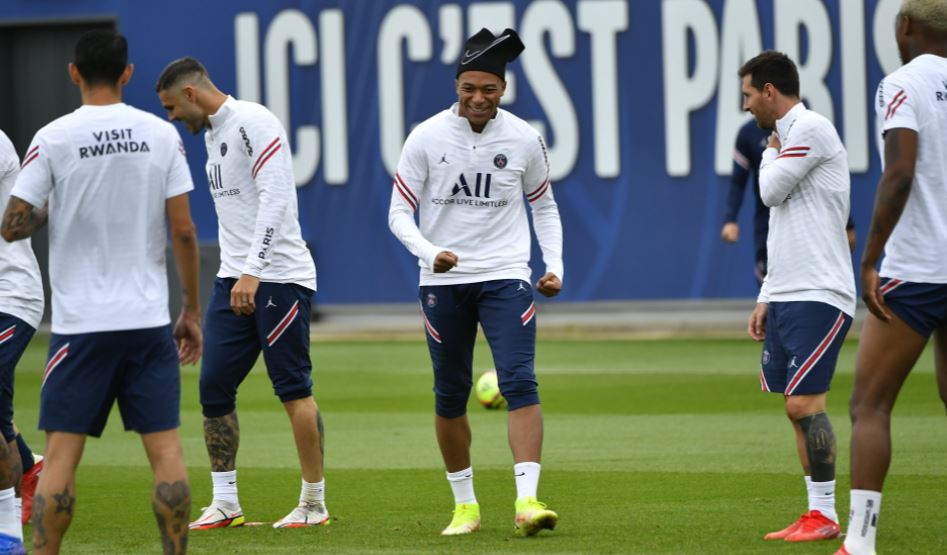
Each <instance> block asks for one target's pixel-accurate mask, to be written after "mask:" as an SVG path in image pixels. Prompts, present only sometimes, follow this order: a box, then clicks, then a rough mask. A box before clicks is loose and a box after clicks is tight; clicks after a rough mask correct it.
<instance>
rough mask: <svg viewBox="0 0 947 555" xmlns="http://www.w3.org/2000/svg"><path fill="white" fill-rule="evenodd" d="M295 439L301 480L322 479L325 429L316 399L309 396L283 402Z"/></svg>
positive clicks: (317, 480) (313, 480)
mask: <svg viewBox="0 0 947 555" xmlns="http://www.w3.org/2000/svg"><path fill="white" fill-rule="evenodd" d="M283 406H284V407H285V408H286V414H288V415H289V422H290V424H291V425H292V427H293V438H294V439H295V440H296V453H297V454H298V455H299V465H300V467H301V468H302V474H303V480H306V481H307V482H311V483H315V482H320V481H322V478H323V473H322V467H323V456H324V454H325V431H324V426H323V422H322V413H320V412H319V406H318V405H316V400H315V399H313V398H312V397H311V396H310V397H305V398H303V399H296V400H294V401H286V402H285V403H283Z"/></svg>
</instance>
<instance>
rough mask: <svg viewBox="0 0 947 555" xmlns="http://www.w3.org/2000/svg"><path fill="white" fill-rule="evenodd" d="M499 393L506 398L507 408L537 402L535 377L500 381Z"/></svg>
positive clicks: (514, 408)
mask: <svg viewBox="0 0 947 555" xmlns="http://www.w3.org/2000/svg"><path fill="white" fill-rule="evenodd" d="M500 393H501V394H503V397H504V398H505V399H506V402H507V405H508V407H509V410H516V409H520V408H523V407H528V406H530V405H538V404H539V389H538V388H537V386H536V380H535V379H514V380H504V381H502V382H501V383H500Z"/></svg>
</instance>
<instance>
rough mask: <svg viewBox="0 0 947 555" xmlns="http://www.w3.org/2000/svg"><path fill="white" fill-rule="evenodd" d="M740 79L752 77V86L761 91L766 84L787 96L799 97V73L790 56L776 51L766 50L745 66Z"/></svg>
mask: <svg viewBox="0 0 947 555" xmlns="http://www.w3.org/2000/svg"><path fill="white" fill-rule="evenodd" d="M738 73H739V75H740V79H743V78H744V77H746V76H747V75H749V76H750V84H751V85H753V88H754V89H756V90H758V91H761V90H763V86H764V85H766V83H769V84H771V85H773V86H774V87H776V90H778V91H779V92H781V93H783V94H784V95H786V96H796V97H798V96H799V71H798V70H797V69H796V64H795V63H794V62H793V61H792V60H791V59H789V56H787V55H785V54H783V53H782V52H777V51H775V50H766V51H764V52H761V53H759V54H757V55H756V56H755V57H753V58H752V59H751V60H749V61H748V62H746V63H745V64H743V67H741V68H740V71H739V72H738Z"/></svg>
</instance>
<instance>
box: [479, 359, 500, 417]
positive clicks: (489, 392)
mask: <svg viewBox="0 0 947 555" xmlns="http://www.w3.org/2000/svg"><path fill="white" fill-rule="evenodd" d="M476 390H477V400H478V401H480V404H481V405H483V406H484V407H486V408H488V409H505V408H506V399H504V398H503V395H501V394H500V384H499V383H498V382H497V371H496V370H492V369H491V370H487V371H486V372H484V373H483V374H480V377H479V378H477V386H476Z"/></svg>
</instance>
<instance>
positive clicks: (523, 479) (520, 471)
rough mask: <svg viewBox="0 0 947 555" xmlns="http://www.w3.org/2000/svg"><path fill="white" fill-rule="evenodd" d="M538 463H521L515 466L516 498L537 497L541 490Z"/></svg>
mask: <svg viewBox="0 0 947 555" xmlns="http://www.w3.org/2000/svg"><path fill="white" fill-rule="evenodd" d="M540 469H541V467H540V465H539V463H536V462H521V463H516V464H515V465H513V477H514V478H516V498H517V499H522V498H524V497H532V498H535V497H536V490H537V489H538V488H539V471H540Z"/></svg>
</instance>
